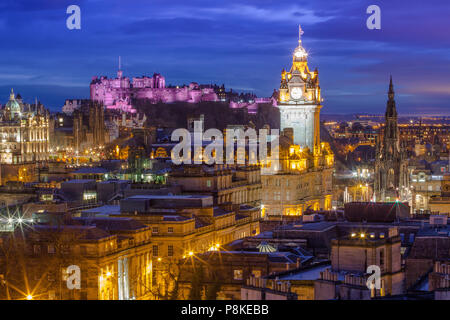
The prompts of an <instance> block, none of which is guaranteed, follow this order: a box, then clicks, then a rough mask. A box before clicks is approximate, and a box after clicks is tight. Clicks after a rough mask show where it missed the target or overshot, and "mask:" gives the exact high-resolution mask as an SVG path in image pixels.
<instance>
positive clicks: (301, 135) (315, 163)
mask: <svg viewBox="0 0 450 320" xmlns="http://www.w3.org/2000/svg"><path fill="white" fill-rule="evenodd" d="M302 34H303V31H302V30H301V28H300V34H299V45H298V47H297V48H296V49H295V51H294V54H293V62H292V67H291V70H290V72H286V71H285V70H283V71H282V74H281V85H280V93H279V101H278V108H279V110H280V121H281V123H280V129H281V130H282V136H281V137H280V144H279V150H278V154H279V161H278V164H272V163H271V164H270V165H269V167H270V168H263V169H262V179H261V180H262V188H263V190H262V205H263V212H264V215H265V216H266V217H269V218H275V217H280V216H283V215H301V214H303V212H304V211H305V210H306V209H308V208H309V209H313V210H320V209H323V210H330V209H331V207H332V174H333V168H334V154H333V152H332V150H331V148H330V146H329V144H328V143H325V142H321V141H320V110H321V108H322V105H321V102H322V98H321V93H320V86H319V78H318V71H317V70H315V71H313V72H311V71H309V68H308V61H307V57H308V54H307V53H306V50H305V49H304V48H303V46H302V40H301V35H302Z"/></svg>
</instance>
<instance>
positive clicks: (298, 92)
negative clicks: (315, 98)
mask: <svg viewBox="0 0 450 320" xmlns="http://www.w3.org/2000/svg"><path fill="white" fill-rule="evenodd" d="M302 95H303V90H302V88H299V87H295V88H292V89H291V98H292V99H294V100H298V99H300V98H301V97H302Z"/></svg>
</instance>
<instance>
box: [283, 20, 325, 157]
mask: <svg viewBox="0 0 450 320" xmlns="http://www.w3.org/2000/svg"><path fill="white" fill-rule="evenodd" d="M302 35H303V31H302V28H301V27H299V39H298V47H297V48H296V49H295V51H294V54H293V57H292V67H291V69H290V71H289V72H286V71H285V70H284V69H283V71H282V72H281V85H280V95H279V100H278V107H279V108H280V122H281V123H280V129H281V131H282V130H284V129H286V128H292V129H293V131H294V144H296V145H300V146H301V147H303V148H305V147H308V148H309V149H310V151H311V152H313V153H314V155H316V154H318V153H320V149H321V148H320V109H321V108H322V105H321V102H322V98H321V94H320V86H319V76H318V75H319V72H318V71H317V69H316V70H314V71H312V72H311V71H310V70H309V68H308V60H307V59H308V53H307V52H306V50H305V49H304V48H303V45H302V38H301V37H302Z"/></svg>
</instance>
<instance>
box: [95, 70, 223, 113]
mask: <svg viewBox="0 0 450 320" xmlns="http://www.w3.org/2000/svg"><path fill="white" fill-rule="evenodd" d="M90 92H91V100H95V101H100V102H102V103H103V105H104V106H105V108H107V109H112V110H120V111H122V112H130V113H135V112H136V109H135V108H133V106H132V105H131V103H132V99H149V100H150V101H151V102H152V103H158V102H162V103H171V102H176V101H182V102H189V103H197V102H201V101H218V98H217V94H216V93H215V92H214V88H202V87H201V86H200V85H198V84H197V83H195V82H192V83H190V84H189V86H183V87H176V88H169V87H166V79H165V78H164V77H163V76H162V75H160V74H157V73H155V74H154V75H153V76H152V77H147V76H144V77H142V78H133V79H132V80H131V81H130V78H127V77H124V76H123V72H122V70H120V65H119V71H118V72H117V78H115V79H108V78H107V77H100V78H98V77H94V78H93V79H92V82H91V84H90Z"/></svg>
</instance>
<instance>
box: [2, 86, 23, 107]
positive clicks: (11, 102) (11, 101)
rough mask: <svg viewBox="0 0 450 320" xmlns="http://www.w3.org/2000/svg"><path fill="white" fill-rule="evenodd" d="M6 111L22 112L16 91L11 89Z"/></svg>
mask: <svg viewBox="0 0 450 320" xmlns="http://www.w3.org/2000/svg"><path fill="white" fill-rule="evenodd" d="M5 109H6V110H9V111H10V112H13V113H14V112H20V104H19V103H18V102H17V100H16V98H15V96H14V91H13V89H11V94H10V96H9V101H8V103H7V104H6V106H5Z"/></svg>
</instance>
